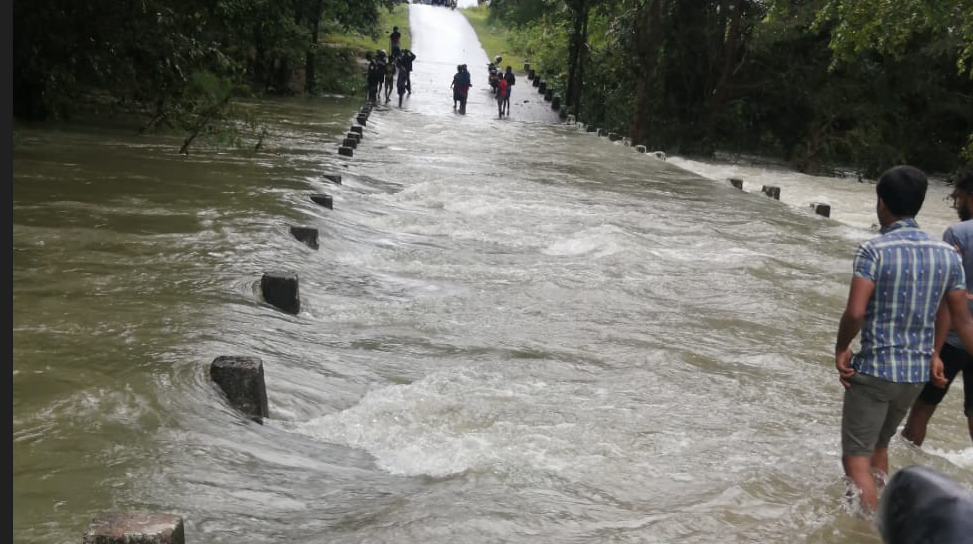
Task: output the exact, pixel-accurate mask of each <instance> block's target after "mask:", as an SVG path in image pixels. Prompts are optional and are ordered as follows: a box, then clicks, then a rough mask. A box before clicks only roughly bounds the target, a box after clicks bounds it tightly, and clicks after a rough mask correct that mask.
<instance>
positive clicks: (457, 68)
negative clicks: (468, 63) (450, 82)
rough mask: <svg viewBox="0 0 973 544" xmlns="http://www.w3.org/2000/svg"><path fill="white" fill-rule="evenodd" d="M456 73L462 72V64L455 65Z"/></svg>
mask: <svg viewBox="0 0 973 544" xmlns="http://www.w3.org/2000/svg"><path fill="white" fill-rule="evenodd" d="M456 71H457V72H462V71H463V65H462V64H457V65H456Z"/></svg>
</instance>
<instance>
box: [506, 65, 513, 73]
mask: <svg viewBox="0 0 973 544" xmlns="http://www.w3.org/2000/svg"><path fill="white" fill-rule="evenodd" d="M513 71H514V69H513V67H511V66H507V73H508V74H509V73H510V72H513Z"/></svg>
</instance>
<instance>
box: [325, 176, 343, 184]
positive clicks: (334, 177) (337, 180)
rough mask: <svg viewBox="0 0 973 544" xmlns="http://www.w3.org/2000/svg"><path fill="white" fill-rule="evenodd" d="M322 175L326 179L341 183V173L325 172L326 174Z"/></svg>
mask: <svg viewBox="0 0 973 544" xmlns="http://www.w3.org/2000/svg"><path fill="white" fill-rule="evenodd" d="M321 177H323V178H324V179H326V180H328V181H331V182H334V183H337V184H338V185H341V174H325V175H323V176H321Z"/></svg>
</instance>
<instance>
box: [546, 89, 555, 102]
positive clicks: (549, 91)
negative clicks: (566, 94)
mask: <svg viewBox="0 0 973 544" xmlns="http://www.w3.org/2000/svg"><path fill="white" fill-rule="evenodd" d="M544 100H546V101H548V102H551V101H553V100H554V89H544Z"/></svg>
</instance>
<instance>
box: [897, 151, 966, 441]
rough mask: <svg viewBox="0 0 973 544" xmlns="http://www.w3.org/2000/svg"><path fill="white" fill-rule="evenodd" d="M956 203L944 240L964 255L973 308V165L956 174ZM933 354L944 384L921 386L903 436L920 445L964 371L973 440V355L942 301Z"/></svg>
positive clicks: (964, 406) (964, 267) (954, 194)
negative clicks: (952, 325)
mask: <svg viewBox="0 0 973 544" xmlns="http://www.w3.org/2000/svg"><path fill="white" fill-rule="evenodd" d="M950 197H951V198H952V200H953V207H954V208H956V214H957V215H958V216H959V220H960V222H959V223H956V224H954V225H951V226H950V227H948V228H947V229H946V231H945V232H944V233H943V241H944V242H946V243H947V244H949V245H951V246H953V247H955V248H956V250H957V251H958V252H959V254H960V257H961V258H962V259H963V270H964V272H965V273H966V282H967V285H966V290H967V293H968V294H967V297H966V302H967V306H968V307H969V309H970V311H971V312H973V293H970V287H973V286H971V285H970V283H971V282H973V168H969V169H967V170H966V171H964V172H962V173H961V174H960V175H959V176H958V177H957V178H956V184H955V185H954V186H953V192H952V194H950ZM933 357H939V358H940V359H942V361H943V369H944V372H945V375H946V385H945V387H943V386H939V385H937V384H936V383H934V382H929V383H927V384H926V385H925V387H923V388H922V392H921V393H919V398H918V399H916V402H915V403H914V404H913V405H912V409H911V410H909V416H908V417H907V418H906V420H905V427H904V428H903V429H902V437H903V438H905V439H906V440H908V441H910V442H912V443H913V444H915V445H917V446H921V445H922V443H923V441H924V440H925V439H926V427H927V426H928V425H929V420H930V419H931V418H932V415H933V413H934V412H935V411H936V407H937V406H939V403H940V402H941V401H942V400H943V397H945V396H946V392H947V391H949V386H950V385H951V384H952V383H953V380H954V379H956V376H957V375H958V374H959V373H960V372H962V373H963V413H964V415H966V427H967V429H968V430H969V432H970V440H973V355H970V351H969V350H967V349H966V348H964V347H963V342H962V341H961V340H960V338H959V335H958V334H956V331H954V330H950V317H949V309H948V308H946V307H945V305H940V308H939V311H938V312H937V313H936V346H935V350H934V352H933Z"/></svg>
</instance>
